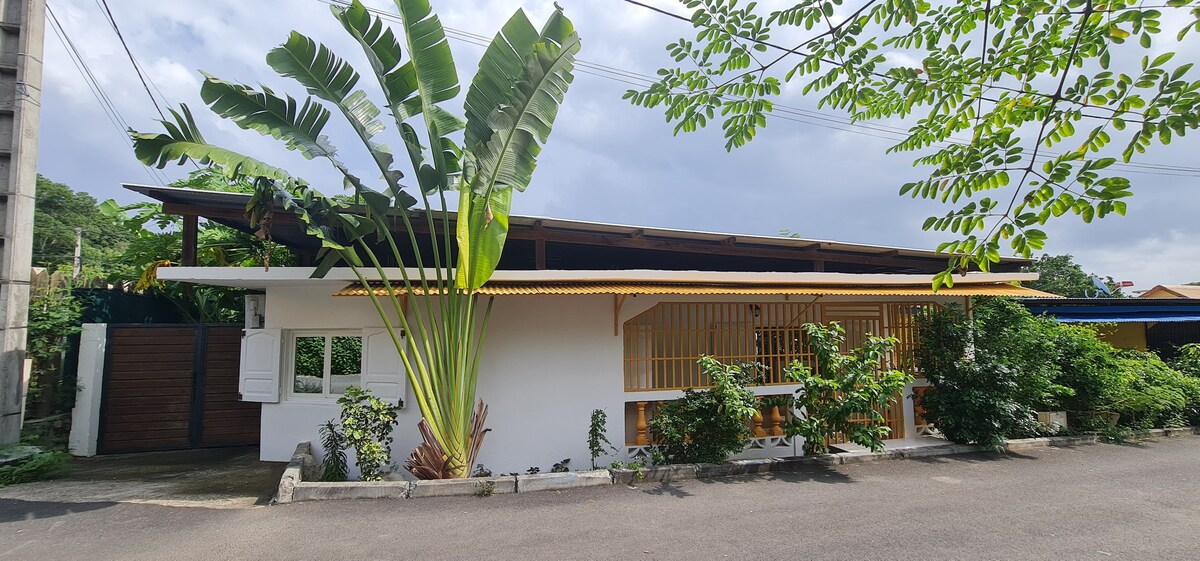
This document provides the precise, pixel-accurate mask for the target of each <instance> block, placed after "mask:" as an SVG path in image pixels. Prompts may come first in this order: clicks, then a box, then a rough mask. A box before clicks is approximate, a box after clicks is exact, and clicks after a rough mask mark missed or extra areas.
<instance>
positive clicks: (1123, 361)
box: [1111, 350, 1200, 429]
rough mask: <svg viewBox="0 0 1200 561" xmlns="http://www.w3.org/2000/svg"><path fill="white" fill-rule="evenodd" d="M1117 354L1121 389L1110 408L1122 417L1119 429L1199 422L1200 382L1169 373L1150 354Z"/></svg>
mask: <svg viewBox="0 0 1200 561" xmlns="http://www.w3.org/2000/svg"><path fill="white" fill-rule="evenodd" d="M1117 354H1118V356H1117V358H1116V361H1117V363H1118V364H1119V366H1120V369H1121V372H1122V374H1123V377H1124V380H1123V381H1124V387H1123V388H1122V390H1121V392H1120V393H1119V394H1118V395H1117V396H1115V397H1114V400H1113V403H1112V404H1111V408H1112V410H1113V411H1116V412H1118V413H1120V414H1121V424H1122V425H1125V426H1128V427H1131V428H1135V429H1150V428H1159V427H1178V426H1184V425H1188V424H1191V423H1196V422H1200V380H1198V379H1196V378H1191V377H1188V376H1184V375H1183V374H1181V373H1179V372H1177V371H1175V370H1172V369H1171V368H1170V367H1169V366H1167V365H1166V364H1165V363H1163V361H1162V360H1161V359H1159V358H1158V357H1157V356H1156V355H1154V354H1153V353H1147V352H1141V351H1129V350H1123V351H1119V352H1118V353H1117Z"/></svg>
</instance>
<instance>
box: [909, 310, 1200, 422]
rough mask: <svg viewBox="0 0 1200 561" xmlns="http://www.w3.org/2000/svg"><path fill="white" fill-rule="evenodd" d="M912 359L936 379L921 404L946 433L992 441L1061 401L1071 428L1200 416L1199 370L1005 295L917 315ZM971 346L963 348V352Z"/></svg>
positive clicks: (1197, 419) (1199, 419)
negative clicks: (1111, 340)
mask: <svg viewBox="0 0 1200 561" xmlns="http://www.w3.org/2000/svg"><path fill="white" fill-rule="evenodd" d="M918 332H919V338H920V341H921V345H920V346H919V347H918V351H917V353H918V357H917V358H918V361H919V362H920V364H921V367H922V369H923V370H924V372H925V374H926V377H927V378H928V379H929V381H930V382H931V383H933V385H934V387H933V388H932V389H930V390H929V391H927V392H926V394H925V396H924V398H923V400H922V402H921V405H923V406H924V407H925V408H926V411H927V413H926V415H927V417H929V418H930V419H931V420H933V422H934V424H935V425H936V426H937V427H938V429H939V430H941V431H942V432H943V433H944V434H945V435H946V436H947V438H950V439H951V440H955V441H958V442H978V443H980V444H985V445H990V446H998V445H999V444H1000V443H1001V442H1003V440H1004V439H1005V438H1014V437H1024V436H1033V435H1038V434H1040V432H1041V431H1040V429H1039V428H1038V427H1037V426H1036V425H1035V424H1034V423H1033V421H1032V417H1033V412H1034V410H1044V409H1060V408H1061V409H1065V410H1067V411H1068V413H1069V415H1070V419H1071V424H1072V426H1073V428H1075V429H1082V430H1102V429H1106V428H1107V427H1108V426H1109V425H1108V422H1106V421H1105V420H1104V418H1105V417H1106V416H1108V415H1110V414H1112V413H1118V414H1119V422H1120V423H1121V425H1122V426H1125V427H1132V428H1136V429H1145V428H1153V427H1167V426H1179V425H1183V424H1192V423H1197V422H1200V379H1198V378H1193V377H1190V376H1187V375H1185V374H1183V373H1181V372H1179V371H1177V370H1174V369H1172V368H1170V367H1169V366H1167V365H1166V364H1165V363H1163V361H1162V360H1161V359H1159V358H1158V357H1157V356H1155V355H1153V354H1151V353H1146V352H1139V351H1128V350H1117V349H1114V348H1113V347H1112V346H1111V345H1109V344H1108V343H1105V342H1104V341H1102V340H1100V339H1099V337H1098V336H1097V328H1096V327H1093V326H1081V325H1069V324H1060V323H1055V322H1053V321H1050V320H1048V319H1044V318H1036V317H1033V316H1030V315H1029V313H1028V312H1027V311H1026V310H1025V309H1024V307H1023V306H1020V305H1018V304H1015V303H1013V302H1009V301H1006V300H989V301H985V302H976V306H975V308H974V317H973V318H972V319H967V318H966V316H965V314H963V313H962V311H961V309H958V308H949V309H946V310H941V311H935V312H931V313H930V314H928V315H926V316H924V317H922V318H920V320H919V326H918ZM968 349H970V354H969V353H968Z"/></svg>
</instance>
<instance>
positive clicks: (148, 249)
mask: <svg viewBox="0 0 1200 561" xmlns="http://www.w3.org/2000/svg"><path fill="white" fill-rule="evenodd" d="M171 186H172V187H182V188H188V189H200V190H205V191H221V192H233V193H249V192H252V191H253V189H254V186H253V184H252V183H251V182H248V181H246V180H245V179H243V178H238V179H232V180H231V179H228V178H227V172H226V170H222V169H221V168H220V167H219V166H214V167H208V168H201V169H198V170H195V171H193V172H191V173H189V174H188V176H187V178H185V179H181V180H179V181H175V182H173V183H171ZM99 209H100V212H101V213H102V214H103V215H104V216H106V217H109V218H111V219H112V220H114V221H116V223H117V227H118V228H119V229H122V230H124V231H125V232H127V234H128V235H129V236H130V240H129V242H128V244H127V245H126V247H125V248H124V251H122V252H121V254H120V256H119V259H118V260H117V261H116V262H115V264H114V265H113V267H112V268H111V269H106V270H105V276H106V277H107V278H108V279H109V280H110V281H111V282H114V283H117V284H124V285H126V286H131V287H133V290H135V291H138V292H145V293H150V294H156V295H160V296H164V297H166V298H168V299H169V300H170V301H171V302H173V303H174V304H175V306H176V307H177V308H178V309H179V311H180V312H181V313H182V315H183V316H184V317H185V318H186V319H187V320H188V321H190V322H194V323H237V322H240V321H242V315H243V306H242V297H243V295H244V294H245V291H244V290H242V289H236V288H226V287H217V286H196V285H187V284H184V283H178V282H169V281H162V280H159V279H158V276H157V272H158V268H159V267H169V266H173V265H177V264H179V263H180V262H181V261H182V260H183V219H182V218H181V217H179V216H176V215H172V214H165V213H163V212H162V205H161V204H160V203H135V204H131V205H127V206H121V205H118V204H117V203H116V201H113V200H111V199H110V200H107V201H104V202H103V203H101V204H100V206H99ZM198 227H199V231H198V232H197V236H196V264H197V265H198V266H201V267H263V266H266V265H269V264H275V265H289V264H291V263H293V262H294V259H295V258H294V256H293V255H292V254H291V253H290V252H289V251H288V250H287V249H285V248H281V247H276V246H275V245H274V244H273V243H271V242H270V241H268V240H264V239H260V238H258V237H257V236H254V235H250V234H246V233H244V232H240V231H238V230H234V229H233V228H229V227H227V226H224V225H221V224H217V223H215V222H210V221H200V223H199V226H198Z"/></svg>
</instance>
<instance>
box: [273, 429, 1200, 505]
mask: <svg viewBox="0 0 1200 561" xmlns="http://www.w3.org/2000/svg"><path fill="white" fill-rule="evenodd" d="M1186 435H1200V427H1182V428H1171V429H1151V430H1145V431H1134V432H1133V433H1132V436H1133V437H1134V438H1155V437H1168V438H1173V437H1180V436H1186ZM1098 442H1101V440H1100V436H1099V435H1081V436H1052V437H1046V438H1021V439H1014V440H1009V441H1008V442H1006V443H1005V444H1004V446H1002V447H1001V451H1004V452H1020V451H1022V450H1036V449H1039V448H1068V447H1072V446H1082V445H1087V444H1096V443H1098ZM987 451H990V449H988V448H985V447H983V446H978V445H975V444H954V443H950V442H947V443H946V444H937V445H934V446H921V447H912V448H897V449H892V450H884V451H883V452H870V451H855V452H838V453H836V454H825V455H822V456H800V457H791V458H765V459H756V460H732V461H730V462H728V463H724V464H673V465H667V466H657V467H649V468H645V469H644V470H642V477H640V478H639V477H638V476H637V472H636V471H635V470H630V469H610V470H604V469H599V470H592V471H574V472H566V473H541V474H534V475H517V476H511V475H508V476H501V477H483V478H474V477H472V478H465V479H442V480H428V481H339V482H332V483H330V482H314V481H304V479H305V478H306V477H308V478H312V477H313V476H314V475H315V462H314V461H313V456H312V448H311V445H310V444H309V443H308V442H301V443H300V444H299V445H297V446H296V453H295V454H293V455H292V461H290V462H288V465H287V468H286V469H284V472H283V477H281V478H280V480H279V491H278V494H277V496H276V500H275V502H276V503H279V504H284V503H292V502H300V501H315V500H333V499H416V498H422V497H455V496H469V495H479V496H487V495H492V494H511V493H532V492H538V491H559V490H563V489H576V488H582V487H602V486H610V485H629V486H634V485H637V484H640V483H671V482H674V481H684V480H689V479H711V478H717V477H733V476H739V475H758V474H765V473H773V472H787V471H795V470H801V469H805V468H812V467H828V466H837V465H853V464H862V463H868V462H877V461H883V460H905V459H912V458H932V457H937V456H953V455H958V454H972V453H977V452H987Z"/></svg>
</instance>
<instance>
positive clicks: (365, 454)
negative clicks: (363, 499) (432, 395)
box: [338, 386, 399, 481]
mask: <svg viewBox="0 0 1200 561" xmlns="http://www.w3.org/2000/svg"><path fill="white" fill-rule="evenodd" d="M338 405H341V406H342V435H343V437H344V438H345V443H346V445H347V446H349V447H351V448H354V460H355V463H357V464H358V470H359V473H360V475H359V479H360V480H362V481H380V480H382V479H383V475H384V472H383V468H385V467H389V466H391V463H392V429H393V428H394V427H395V425H396V412H397V411H398V410H399V407H396V406H394V405H389V404H388V403H386V402H384V401H383V400H382V399H379V398H377V397H375V396H373V395H371V390H364V389H362V388H359V387H356V386H351V387H349V388H346V392H345V393H343V394H342V397H340V398H338Z"/></svg>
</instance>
